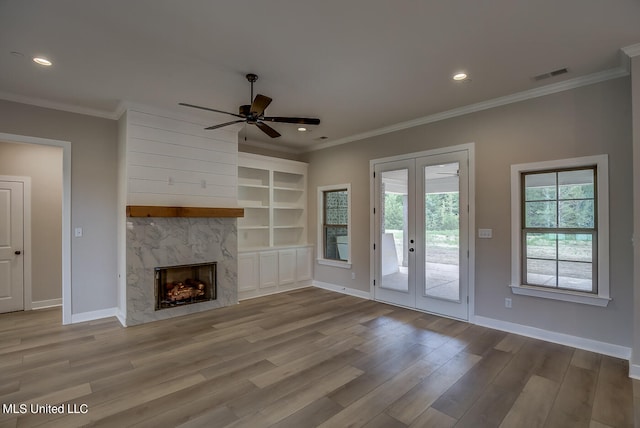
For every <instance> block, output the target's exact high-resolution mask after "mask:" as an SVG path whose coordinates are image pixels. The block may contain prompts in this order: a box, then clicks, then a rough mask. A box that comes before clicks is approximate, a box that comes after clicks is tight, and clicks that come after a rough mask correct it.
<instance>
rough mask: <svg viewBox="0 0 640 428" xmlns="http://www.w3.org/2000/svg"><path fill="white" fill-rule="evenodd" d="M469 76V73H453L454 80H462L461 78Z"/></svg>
mask: <svg viewBox="0 0 640 428" xmlns="http://www.w3.org/2000/svg"><path fill="white" fill-rule="evenodd" d="M467 77H468V76H467V73H456V74H454V75H453V80H458V81H460V80H464V79H466V78H467Z"/></svg>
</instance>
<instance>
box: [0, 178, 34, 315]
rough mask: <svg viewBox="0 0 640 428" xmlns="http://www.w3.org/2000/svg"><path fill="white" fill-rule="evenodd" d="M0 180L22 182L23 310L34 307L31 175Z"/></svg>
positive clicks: (0, 179) (1, 179)
mask: <svg viewBox="0 0 640 428" xmlns="http://www.w3.org/2000/svg"><path fill="white" fill-rule="evenodd" d="M0 181H10V182H14V183H22V240H23V242H22V270H23V272H22V310H24V311H30V310H31V309H32V303H33V302H32V301H31V300H32V297H31V296H32V292H31V177H26V176H21V175H0Z"/></svg>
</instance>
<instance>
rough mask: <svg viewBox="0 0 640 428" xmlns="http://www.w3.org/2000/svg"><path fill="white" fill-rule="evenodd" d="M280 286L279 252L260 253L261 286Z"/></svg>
mask: <svg viewBox="0 0 640 428" xmlns="http://www.w3.org/2000/svg"><path fill="white" fill-rule="evenodd" d="M277 286H278V252H277V251H264V252H261V253H260V288H271V287H277Z"/></svg>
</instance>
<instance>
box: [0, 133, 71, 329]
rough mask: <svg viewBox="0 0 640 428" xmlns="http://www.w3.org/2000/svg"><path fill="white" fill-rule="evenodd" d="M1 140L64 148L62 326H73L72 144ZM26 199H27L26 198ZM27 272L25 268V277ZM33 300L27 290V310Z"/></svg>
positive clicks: (12, 138) (2, 137) (9, 137)
mask: <svg viewBox="0 0 640 428" xmlns="http://www.w3.org/2000/svg"><path fill="white" fill-rule="evenodd" d="M0 140H1V141H4V142H7V143H23V144H38V145H42V146H54V147H61V148H62V324H71V143H70V142H69V141H60V140H51V139H48V138H39V137H30V136H26V135H16V134H5V133H1V132H0ZM25 199H27V198H26V196H25ZM29 199H30V198H29ZM29 222H30V220H29ZM29 227H30V226H29ZM25 241H26V239H25ZM29 245H31V237H29ZM25 253H26V254H25V266H26V259H27V255H28V256H29V281H31V277H30V276H31V260H30V255H31V250H29V251H28V252H27V250H26V249H25ZM26 271H27V269H26V267H25V276H26ZM25 287H26V278H25ZM29 287H31V284H29ZM29 294H31V288H29ZM31 298H32V296H31V295H29V296H28V299H27V292H26V288H25V304H24V306H25V310H27V308H29V309H32V302H31Z"/></svg>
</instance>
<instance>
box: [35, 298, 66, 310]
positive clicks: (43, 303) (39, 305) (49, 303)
mask: <svg viewBox="0 0 640 428" xmlns="http://www.w3.org/2000/svg"><path fill="white" fill-rule="evenodd" d="M56 306H62V299H49V300H38V301H36V302H31V309H32V310H35V309H45V308H54V307H56Z"/></svg>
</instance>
